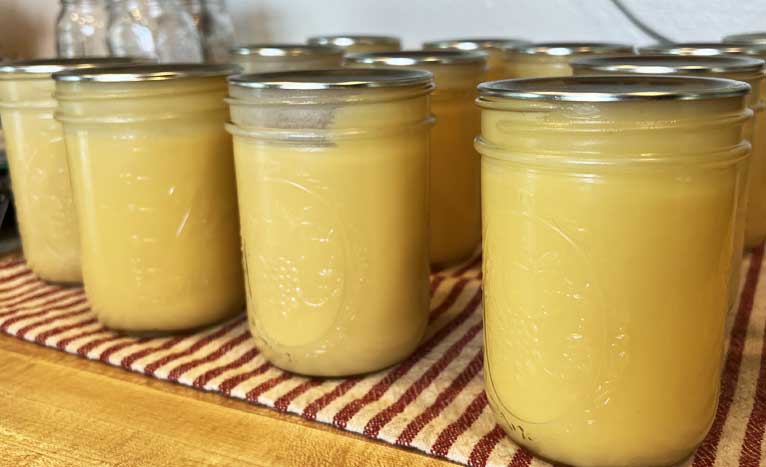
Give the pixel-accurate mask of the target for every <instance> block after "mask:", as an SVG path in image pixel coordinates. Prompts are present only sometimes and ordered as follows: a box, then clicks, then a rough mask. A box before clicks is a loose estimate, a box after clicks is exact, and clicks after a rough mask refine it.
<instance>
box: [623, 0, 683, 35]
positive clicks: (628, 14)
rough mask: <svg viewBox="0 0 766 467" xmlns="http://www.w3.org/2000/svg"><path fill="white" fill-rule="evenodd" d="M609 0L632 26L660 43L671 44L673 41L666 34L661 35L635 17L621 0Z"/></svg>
mask: <svg viewBox="0 0 766 467" xmlns="http://www.w3.org/2000/svg"><path fill="white" fill-rule="evenodd" d="M611 1H612V4H613V5H614V6H615V7H617V9H618V10H620V13H622V14H623V15H624V16H625V17H626V18H628V20H629V21H630V22H631V23H633V25H634V26H636V27H637V28H638V29H640V30H641V31H642V32H643V33H644V34H646V35H647V36H649V37H651V38H653V39H655V40H656V41H657V42H659V43H661V44H671V43H673V42H674V41H673V40H671V39H670V38H668V37H666V36H663V35H662V34H660V33H659V32H657V31H655V30H654V29H652V28H651V27H650V26H649V25H647V24H646V23H644V22H643V21H641V20H640V19H638V18H637V17H636V15H635V14H633V12H632V11H630V9H628V7H626V6H625V5H624V4H623V3H622V0H611Z"/></svg>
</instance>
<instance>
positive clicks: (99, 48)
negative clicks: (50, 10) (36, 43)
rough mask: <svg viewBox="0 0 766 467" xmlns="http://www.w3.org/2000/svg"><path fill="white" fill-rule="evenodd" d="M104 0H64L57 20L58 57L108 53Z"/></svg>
mask: <svg viewBox="0 0 766 467" xmlns="http://www.w3.org/2000/svg"><path fill="white" fill-rule="evenodd" d="M107 19H108V15H107V11H106V4H105V0H61V11H60V12H59V16H58V19H57V21H56V52H57V54H58V56H59V57H66V58H73V57H103V56H107V55H109V49H108V47H107V39H106V27H107Z"/></svg>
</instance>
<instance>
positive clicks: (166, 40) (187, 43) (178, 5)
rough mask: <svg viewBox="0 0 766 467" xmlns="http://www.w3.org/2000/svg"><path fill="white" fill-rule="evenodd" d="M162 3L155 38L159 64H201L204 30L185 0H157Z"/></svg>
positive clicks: (203, 58)
mask: <svg viewBox="0 0 766 467" xmlns="http://www.w3.org/2000/svg"><path fill="white" fill-rule="evenodd" d="M155 1H156V2H157V4H158V6H159V11H160V13H159V16H157V18H156V29H155V31H154V38H155V43H156V48H157V58H158V59H159V61H160V63H201V62H203V61H204V60H205V57H204V51H203V47H202V33H201V32H200V31H198V30H197V25H196V24H195V22H194V18H193V17H192V15H191V14H190V13H189V11H187V9H186V8H184V6H183V4H182V0H155Z"/></svg>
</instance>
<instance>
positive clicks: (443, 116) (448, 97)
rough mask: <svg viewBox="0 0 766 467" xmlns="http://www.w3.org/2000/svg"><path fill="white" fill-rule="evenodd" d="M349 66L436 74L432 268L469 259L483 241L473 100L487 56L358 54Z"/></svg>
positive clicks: (451, 52) (440, 52)
mask: <svg viewBox="0 0 766 467" xmlns="http://www.w3.org/2000/svg"><path fill="white" fill-rule="evenodd" d="M346 65H347V66H351V67H370V66H373V67H382V68H391V67H393V68H415V69H422V70H427V71H430V72H432V73H433V75H434V81H435V83H436V90H435V91H434V92H433V94H432V96H431V110H432V111H433V113H434V115H435V117H436V125H434V127H433V129H432V130H431V196H430V199H431V215H430V223H431V242H430V243H431V264H432V265H434V267H436V268H440V267H443V266H447V265H449V264H452V263H455V262H458V261H460V260H463V259H465V258H467V257H468V256H470V255H471V254H472V253H473V252H474V251H475V249H476V248H477V246H478V245H479V243H480V241H481V201H480V192H481V189H480V180H479V158H478V155H477V154H476V150H475V149H474V148H473V139H474V138H475V137H476V135H478V134H479V112H478V109H477V108H476V106H475V105H474V103H473V101H474V98H475V97H476V85H477V84H479V82H481V80H482V76H483V74H484V70H485V67H486V55H485V54H483V53H481V52H463V51H459V50H433V51H416V52H410V51H403V52H390V53H374V54H359V55H350V56H348V57H347V58H346Z"/></svg>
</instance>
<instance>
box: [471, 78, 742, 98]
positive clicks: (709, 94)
mask: <svg viewBox="0 0 766 467" xmlns="http://www.w3.org/2000/svg"><path fill="white" fill-rule="evenodd" d="M478 90H479V95H480V96H481V97H484V96H489V97H501V98H507V99H523V100H536V101H567V102H615V101H648V100H707V99H719V98H724V97H735V96H744V95H745V94H747V93H748V92H749V91H750V86H749V85H748V84H747V83H743V82H741V81H734V80H730V79H720V78H690V77H676V76H656V75H653V76H637V75H611V76H567V77H560V78H529V79H510V80H503V81H492V82H489V83H482V84H480V85H479V87H478Z"/></svg>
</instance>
